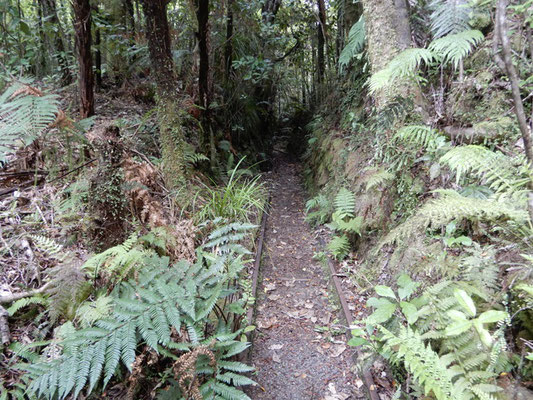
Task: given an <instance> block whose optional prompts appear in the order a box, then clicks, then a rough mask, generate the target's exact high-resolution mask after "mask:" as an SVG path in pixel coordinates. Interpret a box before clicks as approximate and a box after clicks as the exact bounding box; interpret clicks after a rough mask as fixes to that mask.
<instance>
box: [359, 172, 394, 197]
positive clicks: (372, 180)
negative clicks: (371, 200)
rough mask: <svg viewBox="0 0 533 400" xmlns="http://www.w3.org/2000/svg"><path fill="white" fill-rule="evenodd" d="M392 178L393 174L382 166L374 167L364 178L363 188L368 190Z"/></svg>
mask: <svg viewBox="0 0 533 400" xmlns="http://www.w3.org/2000/svg"><path fill="white" fill-rule="evenodd" d="M393 179H394V174H393V173H392V172H389V171H387V170H385V169H383V168H379V169H376V170H374V171H372V172H371V173H369V177H368V178H364V180H363V183H365V190H366V191H367V192H368V191H370V190H372V189H374V188H377V187H380V186H383V185H385V184H386V183H387V182H390V181H391V180H393Z"/></svg>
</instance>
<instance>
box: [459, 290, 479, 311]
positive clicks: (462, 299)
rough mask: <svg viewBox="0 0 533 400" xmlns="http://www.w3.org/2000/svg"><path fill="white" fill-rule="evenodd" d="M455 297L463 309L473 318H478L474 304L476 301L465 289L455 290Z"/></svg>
mask: <svg viewBox="0 0 533 400" xmlns="http://www.w3.org/2000/svg"><path fill="white" fill-rule="evenodd" d="M453 295H454V296H455V298H456V299H457V301H458V302H459V304H460V305H461V307H463V308H464V309H465V311H466V312H467V313H468V314H469V315H470V316H471V317H475V316H476V305H475V304H474V300H472V298H471V297H470V296H469V295H468V294H467V293H466V292H465V291H464V290H463V289H455V290H454V292H453Z"/></svg>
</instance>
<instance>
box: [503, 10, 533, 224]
mask: <svg viewBox="0 0 533 400" xmlns="http://www.w3.org/2000/svg"><path fill="white" fill-rule="evenodd" d="M506 12H507V0H498V5H497V21H496V24H497V25H498V30H497V33H498V34H499V40H500V42H501V45H502V55H503V63H502V62H501V61H500V63H499V64H500V65H502V66H503V67H504V71H505V72H506V73H507V76H508V77H509V81H510V83H511V92H512V95H513V103H514V112H515V114H516V118H517V119H518V125H519V127H520V133H521V134H522V141H523V142H524V152H525V154H526V158H527V162H528V164H529V168H533V148H532V143H531V132H530V130H529V126H528V124H527V118H526V113H525V111H524V104H523V102H522V97H521V95H520V86H519V82H520V78H519V76H518V72H517V71H516V68H515V66H514V64H513V58H512V53H511V43H510V40H509V36H508V33H507V32H508V29H507V16H506ZM500 60H501V59H500ZM528 210H529V219H530V221H531V223H532V224H533V182H531V180H530V182H529V193H528Z"/></svg>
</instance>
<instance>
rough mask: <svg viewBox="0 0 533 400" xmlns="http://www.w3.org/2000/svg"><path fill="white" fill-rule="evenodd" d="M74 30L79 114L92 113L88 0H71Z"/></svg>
mask: <svg viewBox="0 0 533 400" xmlns="http://www.w3.org/2000/svg"><path fill="white" fill-rule="evenodd" d="M72 6H73V8H74V31H75V32H76V47H77V50H78V63H79V87H80V116H81V118H87V117H90V116H91V115H94V74H93V63H92V57H91V5H90V4H89V0H73V1H72Z"/></svg>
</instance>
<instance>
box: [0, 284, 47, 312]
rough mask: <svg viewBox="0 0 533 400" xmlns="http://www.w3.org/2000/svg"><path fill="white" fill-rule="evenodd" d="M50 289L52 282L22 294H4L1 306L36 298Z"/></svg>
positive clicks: (0, 299)
mask: <svg viewBox="0 0 533 400" xmlns="http://www.w3.org/2000/svg"><path fill="white" fill-rule="evenodd" d="M49 287H50V282H48V283H46V284H44V285H43V286H41V287H40V288H38V289H33V290H28V291H27V292H20V293H11V294H4V295H2V296H0V304H6V303H12V302H14V301H17V300H20V299H23V298H25V297H31V296H35V295H37V294H41V293H44V292H46V290H47V289H48V288H49ZM0 312H1V310H0Z"/></svg>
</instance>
